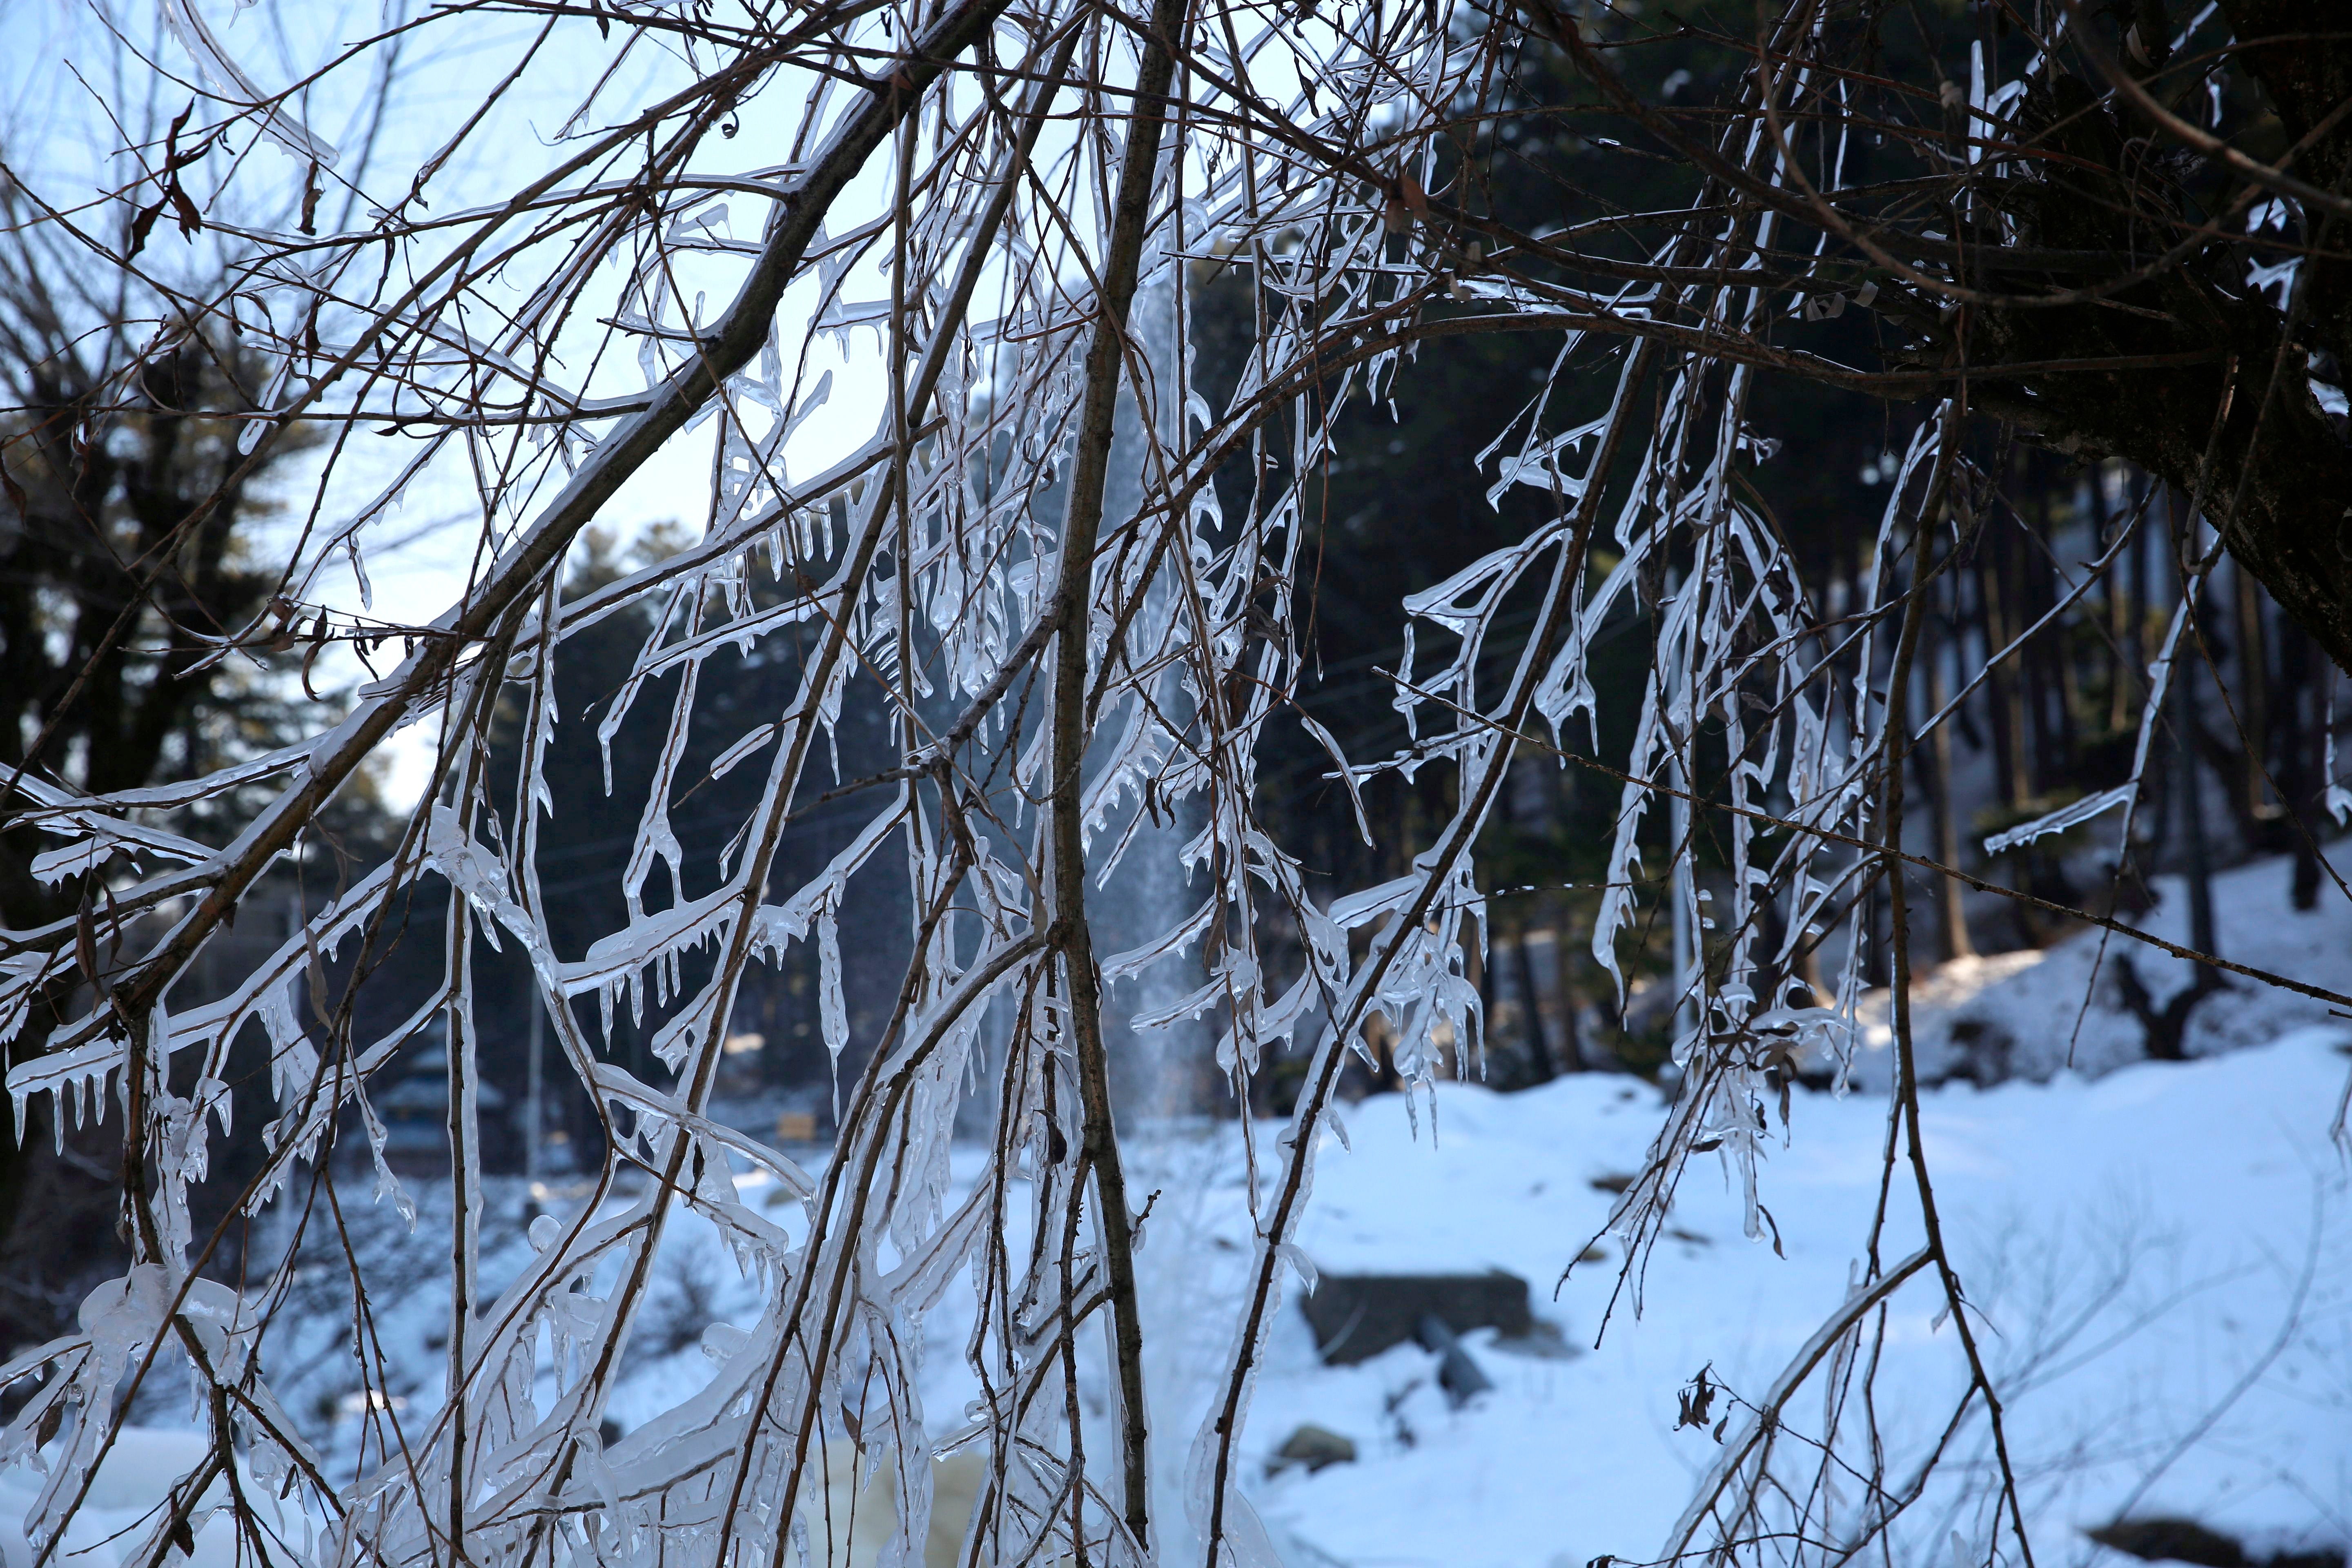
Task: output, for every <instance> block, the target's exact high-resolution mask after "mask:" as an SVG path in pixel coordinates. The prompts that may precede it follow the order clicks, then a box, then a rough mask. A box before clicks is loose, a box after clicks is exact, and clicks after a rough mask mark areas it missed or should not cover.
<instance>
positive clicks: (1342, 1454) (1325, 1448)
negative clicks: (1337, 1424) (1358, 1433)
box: [1267, 1421, 1356, 1476]
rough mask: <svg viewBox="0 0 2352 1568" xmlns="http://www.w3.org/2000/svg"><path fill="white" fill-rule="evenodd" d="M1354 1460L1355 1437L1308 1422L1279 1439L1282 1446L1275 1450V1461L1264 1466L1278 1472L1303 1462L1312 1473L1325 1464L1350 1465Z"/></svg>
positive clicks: (1271, 1471) (1270, 1471)
mask: <svg viewBox="0 0 2352 1568" xmlns="http://www.w3.org/2000/svg"><path fill="white" fill-rule="evenodd" d="M1355 1462H1356V1441H1355V1439H1354V1438H1352V1437H1349V1436H1343V1435H1341V1434H1339V1433H1338V1432H1334V1431H1332V1430H1331V1429H1330V1428H1329V1427H1328V1426H1316V1425H1315V1424H1314V1423H1313V1422H1311V1421H1310V1422H1308V1423H1307V1424H1306V1425H1305V1426H1301V1427H1299V1428H1298V1430H1297V1431H1296V1432H1293V1433H1292V1434H1291V1435H1290V1436H1287V1437H1286V1438H1284V1439H1283V1440H1282V1447H1279V1448H1276V1450H1275V1451H1274V1463H1273V1464H1272V1465H1270V1466H1268V1467H1267V1469H1268V1471H1269V1473H1272V1474H1279V1473H1280V1472H1282V1471H1284V1470H1286V1469H1288V1468H1290V1467H1291V1466H1293V1465H1304V1466H1306V1467H1307V1474H1308V1475H1310V1476H1311V1475H1313V1474H1314V1473H1315V1472H1316V1471H1318V1470H1319V1469H1321V1468H1323V1467H1324V1466H1326V1465H1352V1464H1354V1463H1355Z"/></svg>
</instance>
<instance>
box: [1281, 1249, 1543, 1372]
mask: <svg viewBox="0 0 2352 1568" xmlns="http://www.w3.org/2000/svg"><path fill="white" fill-rule="evenodd" d="M1299 1305H1300V1307H1301V1308H1302V1309H1303V1310H1305V1312H1306V1313H1307V1324H1308V1326H1310V1327H1311V1328H1313V1329H1314V1331H1315V1348H1316V1350H1317V1351H1318V1352H1320V1353H1321V1355H1322V1357H1323V1360H1324V1361H1325V1362H1326V1363H1328V1364H1330V1365H1333V1366H1348V1365H1351V1364H1353V1363H1356V1362H1360V1361H1368V1360H1370V1358H1372V1357H1373V1356H1376V1355H1378V1354H1380V1353H1381V1352H1382V1351H1384V1350H1387V1349H1389V1348H1390V1347H1391V1346H1393V1345H1401V1344H1406V1343H1410V1342H1413V1341H1415V1340H1417V1339H1418V1338H1419V1337H1420V1333H1421V1321H1422V1320H1423V1318H1435V1319H1436V1320H1438V1321H1440V1322H1442V1323H1444V1325H1445V1326H1446V1327H1447V1328H1449V1329H1451V1330H1452V1331H1454V1332H1455V1333H1457V1334H1466V1333H1468V1332H1469V1331H1471V1330H1473V1329H1493V1330H1496V1331H1497V1332H1499V1333H1501V1334H1502V1335H1503V1336H1504V1337H1505V1338H1507V1339H1520V1338H1524V1337H1525V1336H1526V1335H1527V1334H1528V1331H1530V1329H1531V1328H1532V1327H1533V1326H1534V1321H1535V1318H1534V1314H1533V1313H1532V1312H1530V1311H1529V1310H1528V1282H1527V1281H1526V1280H1524V1279H1520V1278H1519V1277H1518V1276H1517V1275H1516V1274H1507V1273H1505V1272H1503V1271H1502V1270H1501V1269H1499V1268H1497V1269H1495V1270H1493V1271H1491V1272H1489V1273H1486V1274H1326V1275H1324V1276H1323V1277H1322V1279H1321V1280H1320V1282H1319V1283H1318V1284H1317V1286H1316V1287H1315V1289H1314V1291H1313V1293H1312V1294H1310V1295H1307V1296H1306V1297H1304V1298H1303V1299H1302V1300H1300V1302H1299Z"/></svg>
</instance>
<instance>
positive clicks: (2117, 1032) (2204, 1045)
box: [1855, 847, 2352, 1089]
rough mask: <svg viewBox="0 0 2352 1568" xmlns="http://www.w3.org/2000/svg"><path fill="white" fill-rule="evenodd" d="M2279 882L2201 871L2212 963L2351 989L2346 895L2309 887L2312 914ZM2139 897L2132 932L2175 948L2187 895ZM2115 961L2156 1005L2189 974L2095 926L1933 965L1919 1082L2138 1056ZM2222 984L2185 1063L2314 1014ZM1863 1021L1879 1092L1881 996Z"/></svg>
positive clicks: (2101, 1068)
mask: <svg viewBox="0 0 2352 1568" xmlns="http://www.w3.org/2000/svg"><path fill="white" fill-rule="evenodd" d="M2329 858H2330V859H2331V860H2335V861H2338V862H2343V863H2346V864H2352V855H2347V854H2346V853H2343V852H2342V851H2341V850H2339V849H2337V848H2336V847H2331V848H2330V853H2329ZM2293 875H2294V862H2293V861H2291V860H2289V859H2287V858H2284V857H2273V858H2266V859H2259V860H2250V861H2248V862H2247V863H2246V864H2244V865H2242V866H2240V867H2237V868H2234V869H2231V870H2228V871H2221V872H2217V873H2215V874H2214V877H2213V923H2214V927H2215V929H2216V930H2217V931H2219V932H2220V947H2221V952H2220V953H2219V955H2218V956H2220V957H2222V958H2226V959H2231V960H2233V961H2234V962H2236V963H2243V964H2247V965H2250V966H2252V967H2253V968H2256V969H2263V970H2267V971H2269V972H2270V973H2273V974H2279V975H2284V977H2286V978H2287V979H2290V980H2299V981H2302V982H2303V983H2305V984H2313V985H2320V986H2325V987H2326V988H2327V989H2329V990H2333V991H2336V992H2352V900H2347V899H2346V898H2345V897H2344V896H2343V895H2342V894H2340V893H2338V892H2336V889H2334V888H2333V887H2330V886H2326V885H2325V884H2323V889H2322V893H2321V897H2320V899H2319V903H2318V907H2317V908H2316V909H2313V910H2295V909H2294V907H2293V904H2292V902H2291V901H2290V900H2289V897H2288V890H2289V887H2290V883H2291V879H2292V878H2293ZM2151 890H2152V891H2153V892H2154V893H2155V894H2156V895H2157V906H2156V908H2155V909H2154V910H2150V911H2149V912H2148V913H2147V914H2146V915H2144V916H2142V917H2140V920H2139V921H2138V924H2139V926H2140V929H2142V930H2144V931H2147V932H2148V933H2149V934H2150V935H2152V936H2158V937H2162V938H2164V939H2165V940H2167V941H2168V942H2179V943H2181V944H2182V945H2184V946H2185V945H2187V944H2188V942H2189V895H2188V891H2187V889H2186V888H2185V886H2184V885H2183V883H2182V880H2181V879H2179V878H2178V877H2158V878H2154V879H2152V885H2151ZM2103 950H2104V951H2103ZM2126 964H2129V965H2130V966H2131V967H2132V970H2133V972H2134V973H2136V974H2137V976H2138V978H2139V981H2140V984H2142V985H2144V986H2145V987H2146V988H2147V993H2148V995H2149V997H2150V998H2151V999H2152V1000H2153V1002H2154V1003H2155V1005H2158V1006H2159V1007H2160V1006H2161V1005H2163V1003H2164V1002H2165V1000H2166V998H2168V997H2169V996H2171V995H2173V994H2175V993H2177V992H2179V990H2180V989H2181V988H2182V987H2183V986H2186V985H2187V984H2189V980H2190V977H2191V971H2190V966H2189V964H2187V963H2183V962H2181V961H2180V960H2179V959H2176V958H2171V957H2168V956H2167V955H2165V954H2164V953H2162V952H2158V950H2156V949H2155V948H2151V947H2148V946H2147V945H2146V944H2144V943H2141V942H2134V941H2132V940H2131V939H2130V938H2128V937H2124V936H2117V935H2114V934H2111V933H2108V932H2104V931H2095V930H2094V931H2079V932H2077V933H2075V934H2074V936H2071V937H2069V938H2067V939H2066V940H2065V941H2063V942H2057V943H2055V944H2054V945H2053V946H2051V947H2048V948H2045V949H2042V950H2039V951H2036V950H2033V949H2025V950H2021V951H2018V952H2001V953H1994V954H1991V955H1990V956H1987V957H1983V958H1973V959H1961V960H1959V961H1958V962H1956V963H1948V964H1945V965H1943V966H1942V967H1941V968H1939V969H1937V970H1936V971H1934V972H1933V973H1929V974H1927V976H1925V977H1924V978H1923V980H1922V981H1921V983H1920V984H1917V985H1916V987H1915V988H1914V989H1913V992H1912V1039H1913V1042H1914V1046H1915V1048H1916V1051H1917V1053H1918V1058H1919V1071H1920V1074H1921V1075H1922V1077H1924V1078H1926V1079H1928V1080H1929V1081H1933V1080H1935V1079H1941V1078H1945V1077H1948V1076H1950V1075H1951V1074H1954V1073H1961V1074H1973V1075H1975V1076H1978V1077H1980V1078H1983V1079H1987V1080H1990V1079H1999V1078H2004V1077H2020V1078H2030V1079H2046V1078H2048V1077H2049V1076H2050V1075H2051V1074H2052V1073H2054V1072H2056V1071H2058V1070H2059V1069H2060V1068H2068V1067H2071V1068H2074V1069H2075V1070H2076V1071H2078V1072H2084V1073H2089V1074H2093V1075H2096V1074H2099V1073H2104V1072H2108V1071H2111V1070H2113V1069H2114V1068H2117V1067H2121V1066H2123V1065H2124V1064H2126V1063H2127V1062H2136V1061H2138V1060H2140V1059H2141V1058H2142V1056H2143V1054H2144V1051H2143V1047H2142V1040H2143V1036H2142V1031H2141V1028H2140V1025H2139V1021H2138V1020H2137V1018H2135V1017H2134V1016H2132V1015H2131V1013H2130V1012H2129V1011H2128V1010H2127V1009H2126V1007H2125V1005H2124V1003H2123V1000H2122V994H2121V992H2120V991H2119V989H2118V986H2119V983H2120V979H2121V974H2122V971H2123V967H2124V966H2125V965H2126ZM2226 978H2227V979H2228V982H2229V986H2230V989H2229V990H2227V991H2224V992H2221V993H2219V994H2214V995H2212V996H2209V997H2207V998H2206V999H2205V1000H2203V1001H2202V1002H2200V1003H2199V1004H2198V1005H2197V1006H2196V1008H2195V1009H2194V1010H2193V1011H2192V1012H2191V1013H2190V1014H2189V1027H2188V1030H2187V1032H2186V1034H2185V1036H2184V1037H2183V1040H2182V1044H2183V1046H2184V1047H2185V1048H2186V1050H2187V1052H2188V1054H2189V1055H2190V1056H2192V1057H2199V1056H2210V1055H2212V1054H2214V1053H2216V1052H2220V1051H2228V1050H2239V1049H2242V1048H2243V1047H2247V1046H2253V1045H2260V1044H2262V1043H2263V1041H2266V1040H2274V1039H2276V1038H2278V1037H2280V1036H2281V1035H2283V1034H2284V1033H2286V1032H2287V1031H2288V1030H2290V1029H2294V1028H2297V1027H2301V1026H2305V1025H2311V1024H2319V1023H2324V1022H2326V1021H2327V1019H2328V1008H2327V1004H2326V1003H2324V1002H2319V1001H2315V1000H2313V999H2312V998H2310V997H2307V996H2298V995H2296V994H2294V992H2291V991H2283V990H2281V989H2279V988H2278V987H2276V986H2273V985H2265V984H2261V983H2260V982H2257V981H2253V980H2248V979H2245V978H2242V977H2240V976H2235V975H2231V976H2228V977H2226ZM2085 994H2088V995H2089V997H2090V1003H2091V1005H2090V1006H2089V1008H2088V1009H2087V1010H2086V1009H2085V1008H2084V1005H2083V1002H2084V995H2085ZM1863 1013H1864V1050H1863V1051H1862V1052H1861V1053H1860V1055H1859V1058H1858V1059H1857V1061H1856V1063H1855V1081H1856V1082H1857V1083H1861V1084H1864V1085H1867V1086H1869V1087H1873V1088H1879V1089H1883V1088H1885V1084H1886V1081H1887V1079H1889V1078H1890V1077H1891V1076H1892V1067H1891V1062H1890V1060H1889V1058H1890V1055H1891V1053H1890V1052H1889V1051H1888V1049H1887V1047H1888V1045H1889V1044H1890V1042H1891V1035H1890V1033H1889V1030H1888V1027H1887V1022H1886V994H1885V992H1883V991H1881V992H1876V993H1874V994H1871V995H1870V996H1868V997H1867V998H1865V1000H1864V1007H1863Z"/></svg>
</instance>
